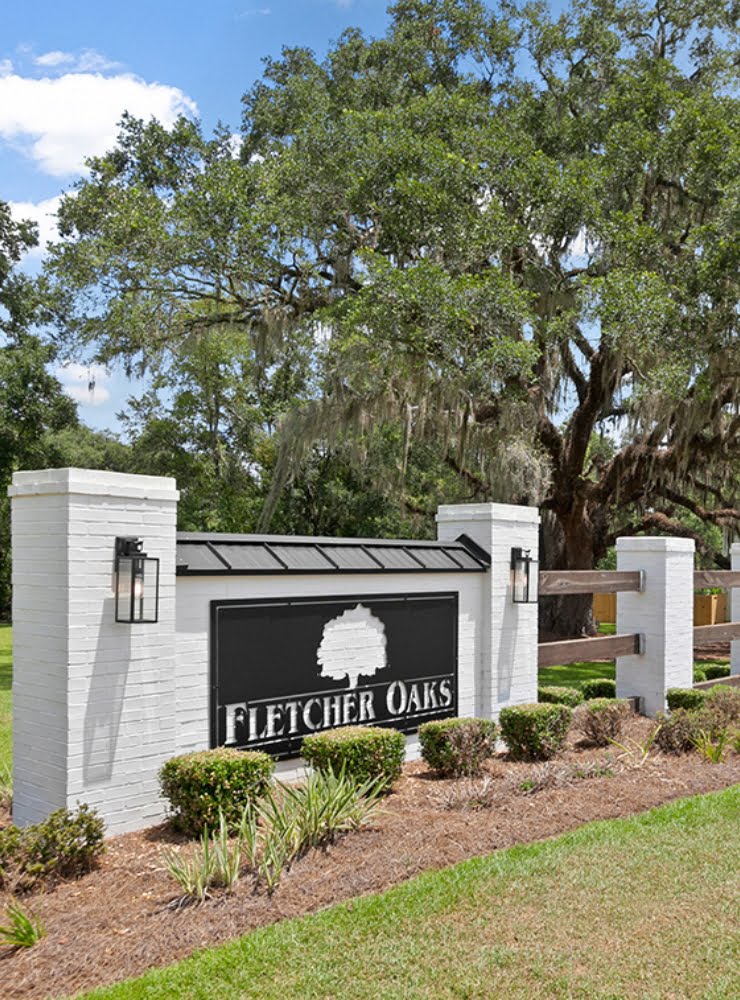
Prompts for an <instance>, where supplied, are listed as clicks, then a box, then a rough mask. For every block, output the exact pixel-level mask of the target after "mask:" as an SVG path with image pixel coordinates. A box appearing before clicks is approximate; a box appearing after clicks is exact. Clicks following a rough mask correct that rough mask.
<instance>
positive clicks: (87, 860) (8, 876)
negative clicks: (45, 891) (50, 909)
mask: <svg viewBox="0 0 740 1000" xmlns="http://www.w3.org/2000/svg"><path fill="white" fill-rule="evenodd" d="M103 831H104V824H103V820H102V819H101V818H100V817H99V816H98V814H97V813H96V812H95V810H94V809H91V808H90V807H89V806H88V805H85V804H84V803H83V804H81V805H78V806H77V809H76V811H75V812H72V811H71V810H69V809H57V810H56V812H53V813H51V815H50V816H48V817H47V818H46V819H45V820H43V821H42V822H41V823H34V824H32V825H30V826H26V827H24V828H23V829H18V828H17V827H15V826H8V827H5V828H4V829H2V830H0V880H2V882H5V883H9V884H12V886H13V887H14V888H15V889H16V890H18V891H25V890H28V889H32V888H34V887H35V886H36V885H37V884H45V885H53V884H54V883H55V882H57V881H60V880H62V879H68V878H76V877H77V876H79V875H84V874H85V873H86V872H88V871H90V870H91V868H92V867H93V866H94V864H95V863H96V861H97V859H98V858H99V856H100V855H101V854H102V853H103V850H104V844H103Z"/></svg>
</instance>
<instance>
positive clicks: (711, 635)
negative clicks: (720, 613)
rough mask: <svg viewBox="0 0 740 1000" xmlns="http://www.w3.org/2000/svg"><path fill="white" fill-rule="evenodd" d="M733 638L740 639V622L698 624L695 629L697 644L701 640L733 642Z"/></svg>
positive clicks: (695, 642) (695, 643) (695, 641)
mask: <svg viewBox="0 0 740 1000" xmlns="http://www.w3.org/2000/svg"><path fill="white" fill-rule="evenodd" d="M733 639H740V622H724V623H722V624H719V625H698V626H697V627H696V628H695V629H694V645H695V646H696V645H697V644H698V643H701V642H732V640H733Z"/></svg>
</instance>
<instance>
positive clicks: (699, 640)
mask: <svg viewBox="0 0 740 1000" xmlns="http://www.w3.org/2000/svg"><path fill="white" fill-rule="evenodd" d="M704 587H722V588H724V589H725V590H729V589H730V588H732V587H740V570H737V569H697V570H694V590H702V589H703V588H704ZM733 639H740V622H719V623H718V624H717V625H697V626H695V628H694V645H695V646H699V645H703V644H704V643H708V642H732V640H733Z"/></svg>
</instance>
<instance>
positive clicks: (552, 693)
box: [537, 686, 583, 708]
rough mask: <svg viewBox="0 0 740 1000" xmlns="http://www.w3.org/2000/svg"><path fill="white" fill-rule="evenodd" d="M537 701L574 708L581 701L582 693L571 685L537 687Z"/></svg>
mask: <svg viewBox="0 0 740 1000" xmlns="http://www.w3.org/2000/svg"><path fill="white" fill-rule="evenodd" d="M537 701H539V702H541V703H542V704H546V705H570V707H571V708H575V707H576V705H580V704H581V702H582V701H583V695H582V694H581V692H580V691H579V690H578V689H577V688H572V687H554V686H553V687H538V688H537Z"/></svg>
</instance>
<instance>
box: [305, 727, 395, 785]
mask: <svg viewBox="0 0 740 1000" xmlns="http://www.w3.org/2000/svg"><path fill="white" fill-rule="evenodd" d="M301 753H302V754H303V757H304V758H305V759H306V761H308V763H309V764H310V765H311V767H315V768H317V769H318V770H319V771H328V770H332V771H333V772H334V773H335V774H341V773H342V772H343V773H344V774H346V775H347V777H349V778H353V779H354V780H355V781H358V782H364V781H375V780H378V779H380V780H382V781H384V782H385V783H386V786H387V787H388V788H390V787H391V786H392V785H393V783H394V782H395V781H397V780H398V778H400V776H401V768H402V766H403V761H404V757H405V754H406V739H405V737H404V735H403V733H399V732H398V731H397V730H395V729H381V728H380V727H377V728H376V727H370V726H344V727H342V728H341V729H329V730H327V731H326V732H324V733H312V734H311V735H310V736H307V737H306V738H305V739H304V740H303V744H302V747H301Z"/></svg>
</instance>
